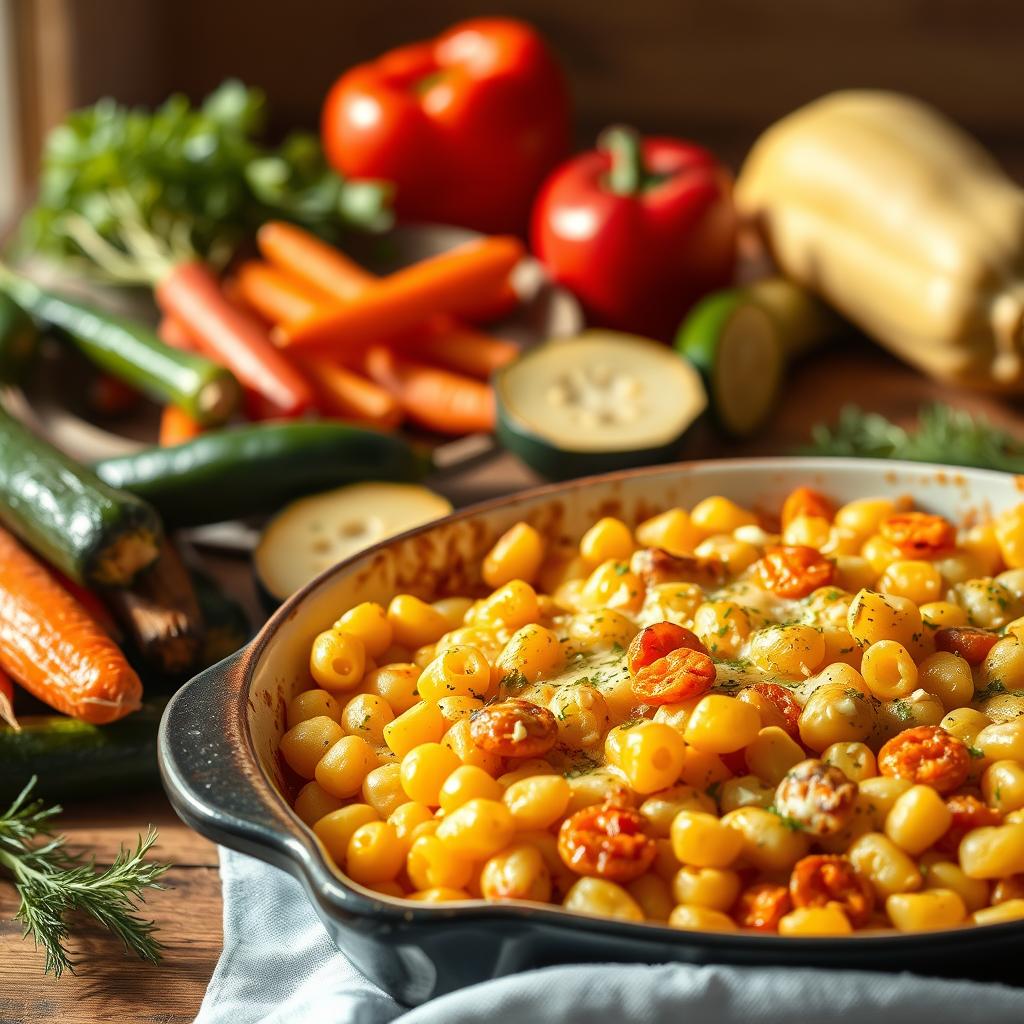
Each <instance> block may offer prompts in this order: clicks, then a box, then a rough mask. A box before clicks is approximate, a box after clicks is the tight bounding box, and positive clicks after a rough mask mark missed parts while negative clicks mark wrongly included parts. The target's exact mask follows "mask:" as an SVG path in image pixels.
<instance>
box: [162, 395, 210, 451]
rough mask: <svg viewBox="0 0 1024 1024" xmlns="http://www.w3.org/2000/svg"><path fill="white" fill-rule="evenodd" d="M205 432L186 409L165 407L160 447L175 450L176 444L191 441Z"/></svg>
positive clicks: (171, 406)
mask: <svg viewBox="0 0 1024 1024" xmlns="http://www.w3.org/2000/svg"><path fill="white" fill-rule="evenodd" d="M202 432H203V428H202V426H201V425H200V424H198V423H196V421H195V420H194V419H192V417H191V416H189V414H188V413H187V412H185V410H184V409H179V408H178V407H177V406H176V405H165V406H164V411H163V412H162V413H161V414H160V436H159V442H160V445H161V446H162V447H164V448H173V447H174V445H176V444H181V443H182V442H184V441H191V440H192V438H194V437H198V436H199V435H200V434H201V433H202Z"/></svg>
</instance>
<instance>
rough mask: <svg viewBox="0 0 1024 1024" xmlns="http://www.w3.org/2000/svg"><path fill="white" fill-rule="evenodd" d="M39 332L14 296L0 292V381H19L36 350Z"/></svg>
mask: <svg viewBox="0 0 1024 1024" xmlns="http://www.w3.org/2000/svg"><path fill="white" fill-rule="evenodd" d="M38 341H39V332H38V331H37V330H36V325H35V324H34V323H33V322H32V318H31V317H30V316H29V315H28V314H27V313H26V312H25V311H24V310H23V309H22V308H21V306H19V305H18V304H17V303H16V302H15V301H14V299H12V298H11V297H10V296H9V295H7V294H6V293H4V292H0V384H20V383H21V382H22V380H23V379H24V377H25V372H26V370H27V369H28V366H29V364H30V363H31V362H32V358H33V357H34V356H35V354H36V347H37V344H38Z"/></svg>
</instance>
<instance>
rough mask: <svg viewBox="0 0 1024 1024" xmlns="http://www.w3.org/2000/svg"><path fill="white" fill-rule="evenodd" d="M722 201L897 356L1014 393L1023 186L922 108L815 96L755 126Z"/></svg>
mask: <svg viewBox="0 0 1024 1024" xmlns="http://www.w3.org/2000/svg"><path fill="white" fill-rule="evenodd" d="M736 201H737V203H738V205H739V207H740V211H741V213H742V214H744V215H745V216H746V217H747V218H748V219H749V220H750V221H752V222H753V223H754V224H756V225H757V226H758V228H759V229H760V230H761V231H762V232H763V234H764V237H765V239H766V241H767V243H768V245H769V247H770V249H771V250H772V253H773V255H774V257H775V259H776V261H777V263H778V265H779V268H780V269H781V270H782V271H783V272H784V273H785V274H787V275H788V276H789V277H791V278H793V279H794V280H795V281H797V282H799V283H800V284H802V285H804V286H806V287H808V288H810V289H812V290H814V291H816V292H818V293H819V294H821V295H822V296H823V297H824V298H826V299H827V300H828V301H829V302H831V303H832V304H833V305H834V306H835V307H836V308H837V309H838V310H840V312H842V313H844V314H845V315H846V316H847V317H849V318H850V319H851V320H852V321H853V322H854V323H856V324H857V325H858V326H859V327H860V328H861V329H862V330H864V331H865V332H866V333H867V334H869V335H871V336H872V337H874V338H875V339H876V340H878V341H879V342H881V343H882V344H883V345H885V346H886V347H887V348H889V349H890V350H891V351H893V352H894V353H896V354H897V355H898V356H900V357H901V358H903V359H905V360H906V361H907V362H909V363H912V364H913V365H914V366H916V367H918V368H919V369H921V370H923V371H925V372H926V373H928V374H930V375H931V376H933V377H937V378H939V379H942V380H949V381H955V382H958V383H961V384H965V385H969V386H971V387H977V388H984V389H987V390H999V391H1008V392H1024V359H1022V348H1024V191H1022V190H1021V189H1020V188H1019V187H1018V186H1017V185H1016V184H1014V182H1012V181H1011V180H1010V179H1009V178H1008V177H1007V176H1006V175H1005V174H1004V173H1003V172H1002V170H1001V169H1000V168H999V167H998V165H997V164H996V163H995V161H994V160H993V159H992V157H991V156H990V155H989V154H988V153H987V152H986V151H985V150H984V149H983V148H982V147H981V146H980V145H979V144H978V143H977V142H975V141H974V140H973V139H972V138H970V137H969V136H968V135H966V134H965V133H964V132H962V131H961V130H960V129H959V128H957V127H956V126H955V125H954V124H952V123H951V122H949V121H948V120H946V119H945V118H944V117H943V116H942V115H941V114H939V113H938V112H937V111H935V110H933V109H932V108H931V107H929V106H927V105H926V104H924V103H921V102H919V101H917V100H914V99H911V98H910V97H906V96H901V95H899V94H897V93H888V92H873V91H849V92H838V93H833V94H832V95H829V96H825V97H823V98H822V99H820V100H817V101H815V102H813V103H811V104H809V105H808V106H806V107H803V108H801V109H800V110H797V111H796V112H795V113H793V114H790V115H789V116H788V117H785V118H783V119H782V120H781V121H779V122H778V123H777V124H775V125H774V126H773V127H771V128H769V129H768V131H766V132H765V133H764V135H762V136H761V138H760V139H759V140H758V141H757V143H756V144H755V146H754V148H753V150H752V151H751V153H750V155H749V157H748V158H747V161H746V164H745V165H744V167H743V171H742V173H741V175H740V178H739V181H738V183H737V187H736Z"/></svg>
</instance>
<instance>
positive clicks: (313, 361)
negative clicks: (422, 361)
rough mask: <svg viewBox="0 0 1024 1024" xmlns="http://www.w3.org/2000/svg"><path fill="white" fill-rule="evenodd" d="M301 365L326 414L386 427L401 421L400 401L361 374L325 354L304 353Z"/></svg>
mask: <svg viewBox="0 0 1024 1024" xmlns="http://www.w3.org/2000/svg"><path fill="white" fill-rule="evenodd" d="M298 364H299V366H300V367H301V368H302V370H303V371H305V374H306V376H307V377H308V378H309V381H310V383H311V384H312V385H313V390H314V392H315V393H316V399H317V408H319V410H320V412H322V413H323V414H324V415H325V416H330V417H333V418H336V419H342V420H356V421H358V422H360V423H366V424H369V425H371V426H375V427H380V428H381V429H385V430H387V429H391V428H393V427H397V426H398V424H399V423H401V422H402V406H401V403H400V402H399V401H398V400H397V399H396V398H395V397H394V396H393V395H392V394H391V393H390V392H389V391H387V390H385V389H384V388H382V387H381V386H380V385H378V384H374V382H373V381H372V380H367V379H366V378H365V377H364V376H362V374H359V373H356V372H355V371H354V370H350V369H349V368H348V367H346V366H342V365H340V364H339V363H334V362H331V360H329V359H326V358H324V357H322V356H314V355H309V356H301V357H298Z"/></svg>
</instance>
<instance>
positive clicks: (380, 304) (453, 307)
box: [278, 235, 523, 351]
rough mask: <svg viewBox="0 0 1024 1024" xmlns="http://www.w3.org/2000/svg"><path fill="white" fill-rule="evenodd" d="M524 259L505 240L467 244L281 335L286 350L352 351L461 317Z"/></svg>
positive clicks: (512, 241)
mask: <svg viewBox="0 0 1024 1024" xmlns="http://www.w3.org/2000/svg"><path fill="white" fill-rule="evenodd" d="M522 255H523V247H522V245H521V244H520V243H519V242H518V241H517V240H516V239H515V238H511V237H508V236H504V235H496V236H494V237H491V238H483V239H480V240H478V241H474V242H467V243H466V244H465V245H460V246H458V247H457V248H455V249H452V250H450V251H449V252H445V253H442V254H441V255H439V256H434V257H432V258H431V259H427V260H423V261H422V262H420V263H415V264H413V265H412V266H410V267H406V268H405V269H404V270H398V271H396V272H395V273H394V274H391V275H389V276H388V277H383V278H380V279H378V280H377V281H376V282H375V283H374V284H373V285H371V286H368V287H366V288H365V289H364V290H363V291H362V292H360V293H359V294H358V295H357V296H356V297H355V298H354V299H352V300H351V301H349V302H348V303H346V304H345V305H343V306H339V307H338V308H337V309H334V310H327V311H324V312H323V313H320V314H315V315H313V316H310V317H307V318H306V319H305V320H300V321H299V322H298V323H295V324H288V325H286V326H284V327H282V328H280V329H279V333H278V338H279V340H280V341H281V343H282V344H284V345H286V346H293V347H296V348H317V347H321V348H323V347H327V348H334V349H335V350H341V351H344V350H346V349H348V350H351V349H352V348H353V347H357V346H359V345H365V344H373V343H374V342H375V341H377V340H379V339H381V338H388V337H393V336H395V335H398V334H401V333H402V332H403V331H408V330H411V329H412V328H414V327H416V326H417V325H419V324H421V323H423V321H424V320H427V319H429V318H430V317H432V316H435V315H437V314H439V313H449V314H453V315H458V314H459V313H460V312H461V311H462V310H463V309H464V308H466V307H467V306H469V305H471V304H472V303H473V302H474V301H479V297H480V294H481V293H486V292H489V291H490V292H493V291H495V290H497V289H498V288H499V287H500V286H501V284H502V282H503V281H504V280H505V279H506V278H507V277H508V274H509V272H510V271H511V269H512V268H513V267H514V266H515V265H516V263H518V262H519V260H520V258H521V257H522Z"/></svg>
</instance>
